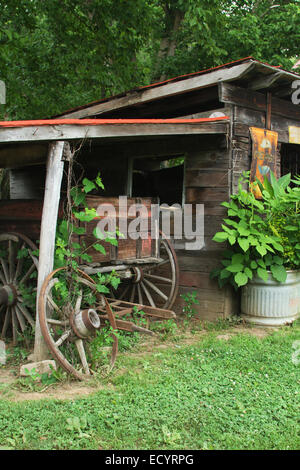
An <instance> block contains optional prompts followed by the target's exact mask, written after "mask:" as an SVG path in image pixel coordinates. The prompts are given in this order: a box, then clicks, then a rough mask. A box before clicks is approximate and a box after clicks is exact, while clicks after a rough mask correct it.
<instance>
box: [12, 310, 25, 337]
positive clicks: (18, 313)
mask: <svg viewBox="0 0 300 470" xmlns="http://www.w3.org/2000/svg"><path fill="white" fill-rule="evenodd" d="M14 311H15V312H16V316H17V319H18V322H19V324H20V327H21V330H22V332H23V333H24V331H25V330H26V322H25V320H24V316H23V314H22V312H21V310H19V309H18V307H17V306H16V307H15V308H14Z"/></svg>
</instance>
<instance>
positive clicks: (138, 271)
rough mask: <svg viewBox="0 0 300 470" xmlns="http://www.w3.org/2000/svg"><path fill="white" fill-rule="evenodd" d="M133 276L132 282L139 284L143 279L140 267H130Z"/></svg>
mask: <svg viewBox="0 0 300 470" xmlns="http://www.w3.org/2000/svg"><path fill="white" fill-rule="evenodd" d="M132 271H133V275H134V278H133V280H132V282H133V284H139V283H141V282H142V281H143V279H144V272H143V270H142V268H140V267H134V268H132Z"/></svg>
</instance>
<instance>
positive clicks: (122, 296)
mask: <svg viewBox="0 0 300 470" xmlns="http://www.w3.org/2000/svg"><path fill="white" fill-rule="evenodd" d="M159 257H160V259H161V261H160V262H159V263H157V264H151V265H143V266H142V265H137V266H135V267H134V268H132V271H133V276H132V278H131V279H126V280H124V281H123V282H121V284H120V286H119V288H118V290H117V292H115V293H113V296H115V297H116V298H117V299H119V300H126V301H129V302H133V303H139V304H143V305H150V306H151V307H159V308H164V309H170V308H171V307H172V305H173V304H174V302H175V299H176V296H177V293H178V285H179V268H178V262H177V257H176V253H175V250H174V248H173V247H172V245H171V243H170V241H169V240H167V239H166V238H164V237H163V236H161V238H160V239H159Z"/></svg>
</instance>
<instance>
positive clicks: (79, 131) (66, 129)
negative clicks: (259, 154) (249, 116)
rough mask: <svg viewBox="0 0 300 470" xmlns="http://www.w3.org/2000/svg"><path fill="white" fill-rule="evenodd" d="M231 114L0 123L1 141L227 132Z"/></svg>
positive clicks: (15, 141)
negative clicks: (198, 116)
mask: <svg viewBox="0 0 300 470" xmlns="http://www.w3.org/2000/svg"><path fill="white" fill-rule="evenodd" d="M228 122H229V117H228V116H224V117H219V118H207V119H51V120H42V121H2V122H0V143H12V142H14V143H19V142H41V141H53V140H81V139H103V138H114V137H118V138H120V137H133V138H135V137H143V136H145V137H149V136H164V135H166V136H169V135H189V134H190V135H191V134H224V133H226V132H227V124H228Z"/></svg>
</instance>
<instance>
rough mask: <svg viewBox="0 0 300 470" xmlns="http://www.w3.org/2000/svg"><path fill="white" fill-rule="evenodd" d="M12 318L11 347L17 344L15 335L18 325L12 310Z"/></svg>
mask: <svg viewBox="0 0 300 470" xmlns="http://www.w3.org/2000/svg"><path fill="white" fill-rule="evenodd" d="M11 316H12V329H13V345H14V346H15V345H16V344H17V334H18V323H17V316H16V312H15V311H14V310H13V309H12V310H11Z"/></svg>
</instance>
